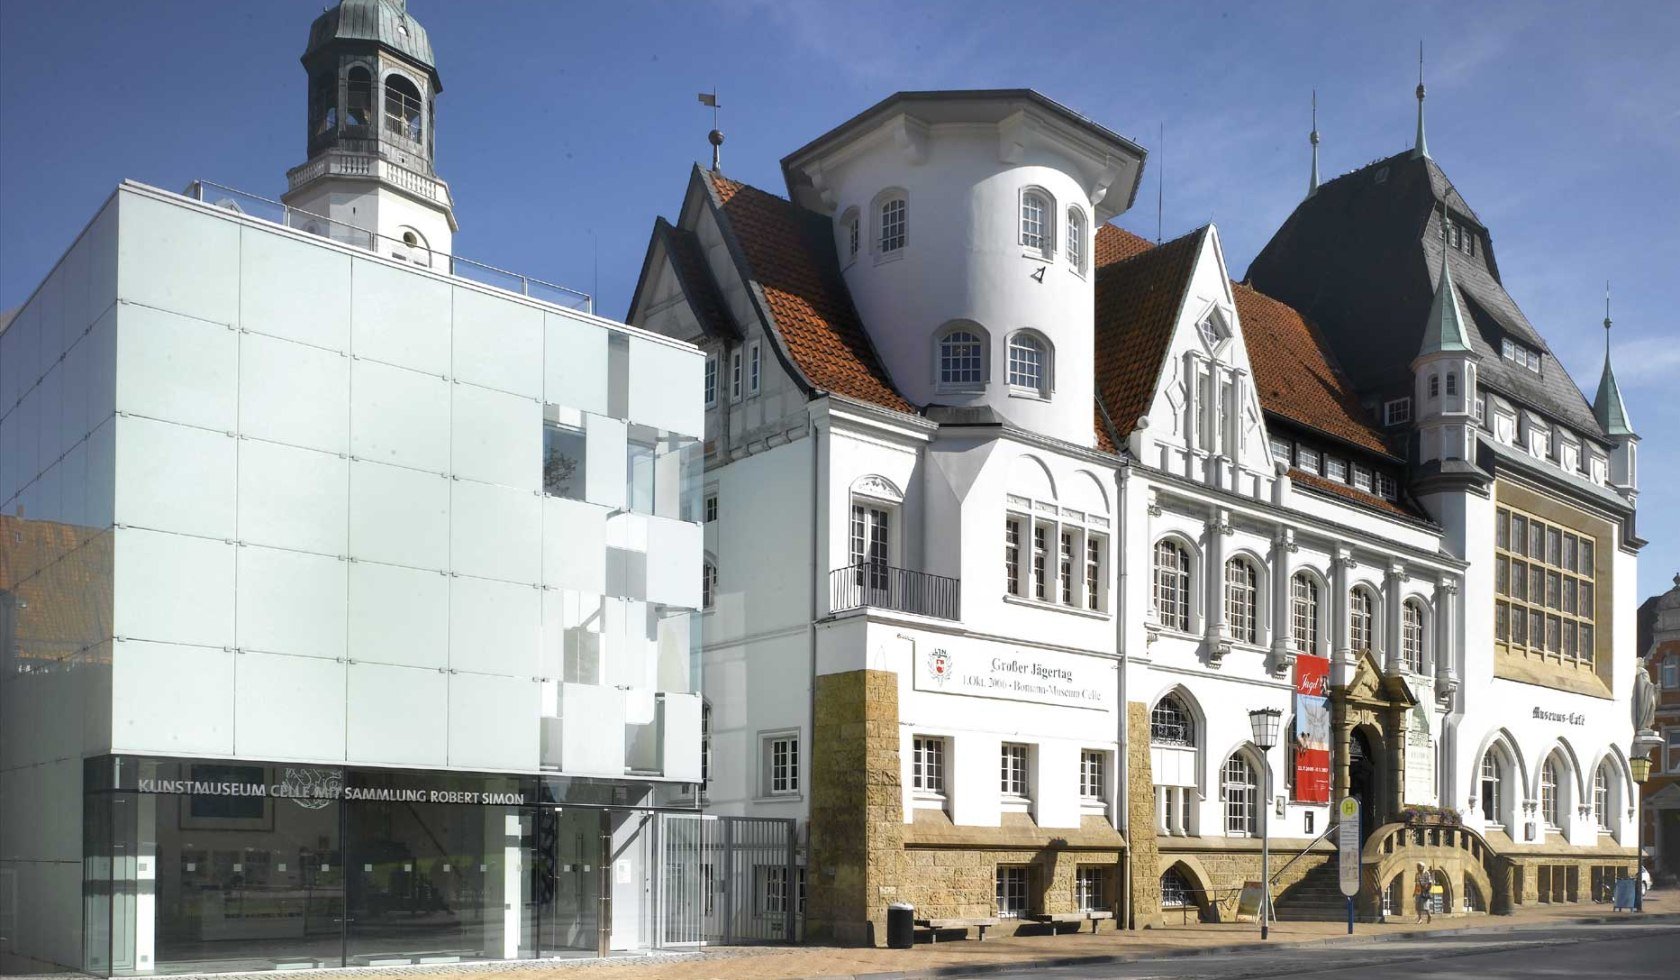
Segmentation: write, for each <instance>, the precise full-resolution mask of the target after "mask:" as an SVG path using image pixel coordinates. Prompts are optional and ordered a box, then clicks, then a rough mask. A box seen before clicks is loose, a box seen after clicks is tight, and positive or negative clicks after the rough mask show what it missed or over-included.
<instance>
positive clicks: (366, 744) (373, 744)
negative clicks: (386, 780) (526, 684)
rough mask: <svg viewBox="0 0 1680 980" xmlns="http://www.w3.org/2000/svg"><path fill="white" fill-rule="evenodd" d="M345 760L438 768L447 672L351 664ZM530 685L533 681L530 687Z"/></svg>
mask: <svg viewBox="0 0 1680 980" xmlns="http://www.w3.org/2000/svg"><path fill="white" fill-rule="evenodd" d="M348 686H349V690H350V696H349V702H350V703H349V705H348V706H347V707H346V709H345V716H346V717H347V718H348V719H349V720H348V723H347V727H346V731H345V761H346V762H350V763H384V764H387V765H412V766H442V765H446V764H447V762H448V752H447V747H448V735H447V732H448V728H447V726H446V725H445V724H444V720H445V719H446V718H447V717H448V712H449V680H448V675H447V674H442V673H439V672H438V671H436V670H421V669H418V668H415V667H389V666H385V665H383V664H368V663H354V664H351V665H350V680H349V685H348ZM532 686H533V687H534V686H535V685H532Z"/></svg>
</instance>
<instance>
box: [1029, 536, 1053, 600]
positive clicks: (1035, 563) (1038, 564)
mask: <svg viewBox="0 0 1680 980" xmlns="http://www.w3.org/2000/svg"><path fill="white" fill-rule="evenodd" d="M1032 574H1033V598H1034V599H1037V600H1039V601H1040V602H1044V601H1046V600H1048V599H1049V598H1050V525H1048V524H1044V523H1042V522H1038V521H1034V522H1033V529H1032Z"/></svg>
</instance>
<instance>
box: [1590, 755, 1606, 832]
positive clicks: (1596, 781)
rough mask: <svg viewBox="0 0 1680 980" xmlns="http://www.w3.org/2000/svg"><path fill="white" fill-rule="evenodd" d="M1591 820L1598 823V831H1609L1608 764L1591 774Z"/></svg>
mask: <svg viewBox="0 0 1680 980" xmlns="http://www.w3.org/2000/svg"><path fill="white" fill-rule="evenodd" d="M1593 820H1595V821H1597V822H1598V829H1599V830H1601V831H1608V830H1609V829H1610V764H1609V763H1608V762H1606V763H1604V764H1603V765H1601V766H1599V767H1598V770H1597V771H1596V772H1594V773H1593Z"/></svg>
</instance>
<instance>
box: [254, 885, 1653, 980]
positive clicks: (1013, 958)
mask: <svg viewBox="0 0 1680 980" xmlns="http://www.w3.org/2000/svg"><path fill="white" fill-rule="evenodd" d="M1634 918H1638V919H1641V920H1643V921H1645V922H1648V923H1651V924H1656V923H1676V924H1680V894H1676V893H1673V892H1653V893H1652V894H1650V895H1647V896H1646V898H1645V912H1644V914H1643V915H1641V916H1634V915H1633V914H1632V913H1627V912H1613V911H1612V910H1611V907H1610V906H1609V905H1608V904H1605V905H1595V904H1592V903H1587V904H1584V905H1560V906H1532V907H1529V908H1526V909H1524V910H1523V911H1521V912H1519V913H1517V914H1515V915H1474V916H1457V917H1448V916H1436V917H1435V921H1434V923H1433V924H1431V925H1414V924H1413V923H1412V921H1411V919H1410V917H1406V918H1399V919H1394V920H1391V921H1390V923H1389V924H1387V925H1376V924H1371V923H1363V922H1361V923H1358V924H1356V925H1355V926H1354V936H1353V938H1354V939H1357V940H1363V941H1370V940H1372V939H1377V940H1388V939H1404V938H1406V937H1408V936H1415V935H1420V934H1430V933H1434V934H1445V933H1455V932H1457V933H1463V932H1486V933H1488V934H1489V937H1490V938H1492V937H1493V936H1494V935H1496V934H1497V933H1500V932H1508V931H1510V930H1512V929H1518V928H1524V927H1533V926H1544V925H1546V924H1547V923H1557V924H1560V925H1561V924H1564V923H1584V922H1593V921H1629V920H1631V919H1634ZM1348 938H1349V937H1348V936H1347V924H1346V923H1345V922H1280V923H1278V924H1277V925H1275V926H1273V927H1272V936H1271V940H1270V945H1273V946H1278V945H1293V946H1301V945H1309V946H1310V945H1318V944H1326V943H1337V942H1344V941H1347V940H1348ZM1259 942H1260V931H1259V926H1258V925H1257V924H1255V923H1249V922H1245V923H1202V924H1196V925H1188V926H1180V925H1173V926H1167V927H1165V928H1160V929H1146V930H1141V931H1138V932H1130V933H1123V932H1117V931H1111V930H1109V929H1104V931H1102V932H1100V933H1098V934H1096V935H1092V934H1091V933H1089V932H1084V933H1079V934H1064V935H1059V936H1032V937H1010V938H1006V939H1005V938H992V939H988V940H986V941H985V942H983V943H982V942H977V941H975V940H948V941H945V942H941V943H938V944H929V943H925V942H923V943H917V944H916V946H915V948H913V949H908V950H896V949H859V948H851V947H833V946H795V947H789V946H754V947H717V948H713V949H708V950H705V951H703V952H697V953H655V954H650V955H647V956H634V957H623V958H616V959H609V960H571V961H550V962H542V963H531V962H525V963H520V962H500V963H485V964H475V965H471V966H461V967H448V966H434V967H408V968H403V967H391V968H362V969H356V970H320V971H300V972H304V975H305V976H306V977H328V976H357V977H362V978H368V980H376V978H380V977H385V976H391V977H402V976H422V977H426V978H433V977H462V978H470V977H474V976H484V975H486V974H494V975H498V976H500V975H511V976H510V980H795V978H800V980H803V978H828V980H840V978H854V977H855V978H859V980H861V978H864V977H870V976H876V977H915V976H921V977H936V976H942V975H943V976H954V975H972V974H984V973H991V972H998V971H1003V970H1009V969H1020V968H1022V967H1030V966H1040V967H1051V966H1071V965H1076V964H1078V963H1080V962H1082V961H1083V962H1088V963H1092V964H1096V963H1102V962H1116V961H1122V960H1133V959H1143V958H1155V957H1162V956H1196V955H1202V954H1208V953H1221V952H1232V951H1235V950H1239V949H1241V948H1243V947H1245V946H1257V945H1258V944H1259ZM244 976H245V977H249V978H251V980H259V978H272V977H273V974H272V973H268V974H245V975H244Z"/></svg>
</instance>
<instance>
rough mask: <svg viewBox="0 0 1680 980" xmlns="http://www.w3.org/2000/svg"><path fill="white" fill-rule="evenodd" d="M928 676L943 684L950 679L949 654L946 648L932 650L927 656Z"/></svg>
mask: <svg viewBox="0 0 1680 980" xmlns="http://www.w3.org/2000/svg"><path fill="white" fill-rule="evenodd" d="M927 670H928V676H930V677H932V678H933V679H934V680H936V681H938V682H939V683H940V684H944V683H945V682H946V681H948V680H950V679H951V654H950V653H949V652H948V651H946V650H943V649H941V650H934V651H933V652H932V653H929V654H928V656H927Z"/></svg>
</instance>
